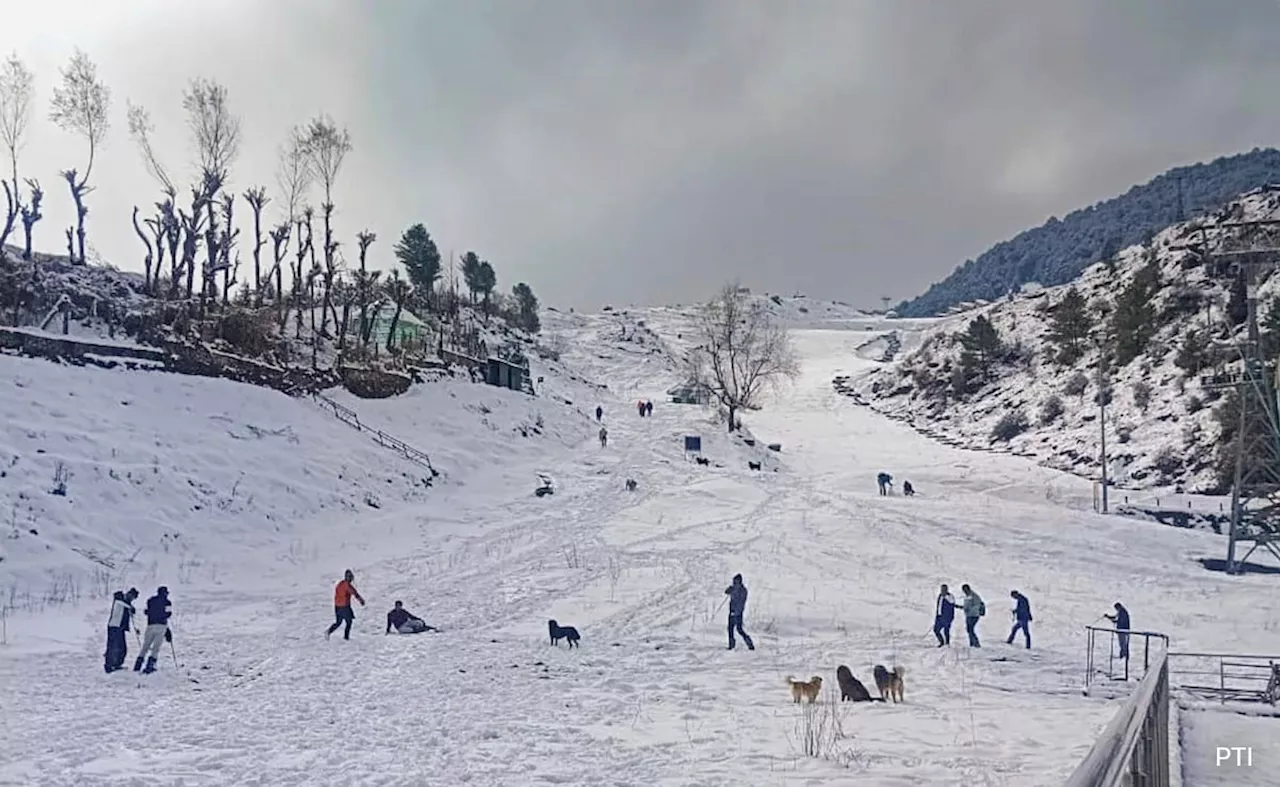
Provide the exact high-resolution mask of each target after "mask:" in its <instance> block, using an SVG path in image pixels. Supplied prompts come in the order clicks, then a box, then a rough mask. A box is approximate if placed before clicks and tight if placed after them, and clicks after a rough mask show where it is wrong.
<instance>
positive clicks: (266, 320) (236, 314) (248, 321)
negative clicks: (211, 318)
mask: <svg viewBox="0 0 1280 787" xmlns="http://www.w3.org/2000/svg"><path fill="white" fill-rule="evenodd" d="M273 327H274V326H273V325H272V322H271V315H270V312H269V311H264V312H262V313H261V314H255V313H253V312H251V311H241V310H233V311H231V312H229V313H228V314H227V315H226V316H225V317H223V318H222V324H221V326H220V328H219V329H220V334H221V336H222V339H223V340H224V341H226V343H227V344H229V345H231V346H232V347H234V348H236V349H237V350H239V351H240V352H243V353H244V354H246V355H249V356H251V357H261V356H264V355H267V354H269V353H270V352H271V349H272V348H273V347H274V346H275V340H274V338H273V336H272V332H273Z"/></svg>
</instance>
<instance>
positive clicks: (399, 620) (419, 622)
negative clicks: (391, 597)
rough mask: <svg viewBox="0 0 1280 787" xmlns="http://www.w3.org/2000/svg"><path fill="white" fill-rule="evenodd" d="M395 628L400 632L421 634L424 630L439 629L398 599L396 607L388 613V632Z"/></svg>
mask: <svg viewBox="0 0 1280 787" xmlns="http://www.w3.org/2000/svg"><path fill="white" fill-rule="evenodd" d="M392 628H395V630H396V633H398V634H421V633H422V632H424V631H439V630H440V629H438V628H436V627H435V626H428V625H427V622H426V621H425V620H423V619H422V618H420V617H418V616H417V615H415V614H413V613H412V612H410V611H409V610H407V609H405V608H404V604H402V603H401V602H399V601H397V602H396V608H395V609H393V610H391V611H390V612H388V613H387V633H388V634H390V633H391V629H392Z"/></svg>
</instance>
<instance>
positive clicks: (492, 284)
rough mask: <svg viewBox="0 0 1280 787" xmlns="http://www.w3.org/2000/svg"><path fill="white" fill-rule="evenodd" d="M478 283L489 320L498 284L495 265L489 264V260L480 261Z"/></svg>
mask: <svg viewBox="0 0 1280 787" xmlns="http://www.w3.org/2000/svg"><path fill="white" fill-rule="evenodd" d="M476 285H477V289H478V290H479V292H480V295H481V296H483V298H484V300H483V301H482V303H483V308H484V314H485V319H486V320H488V317H489V315H490V314H491V313H492V311H493V308H492V303H493V291H494V289H495V288H497V286H498V274H496V273H494V271H493V266H492V265H490V264H489V261H488V260H481V261H480V268H479V270H478V271H477V279H476Z"/></svg>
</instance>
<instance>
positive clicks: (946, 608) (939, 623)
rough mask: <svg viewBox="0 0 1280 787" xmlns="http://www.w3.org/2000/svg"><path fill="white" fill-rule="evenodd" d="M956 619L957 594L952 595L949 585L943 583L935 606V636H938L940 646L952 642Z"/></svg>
mask: <svg viewBox="0 0 1280 787" xmlns="http://www.w3.org/2000/svg"><path fill="white" fill-rule="evenodd" d="M955 619H956V599H955V596H952V595H951V591H949V590H947V586H946V585H943V586H942V590H940V591H939V592H938V600H937V602H936V603H935V604H934V608H933V636H935V637H937V638H938V647H942V646H943V645H950V644H951V624H952V622H953V621H955Z"/></svg>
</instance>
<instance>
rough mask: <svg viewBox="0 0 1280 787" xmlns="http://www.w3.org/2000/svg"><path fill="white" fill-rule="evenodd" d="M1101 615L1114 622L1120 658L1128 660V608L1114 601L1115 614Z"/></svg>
mask: <svg viewBox="0 0 1280 787" xmlns="http://www.w3.org/2000/svg"><path fill="white" fill-rule="evenodd" d="M1102 617H1104V618H1106V619H1107V620H1109V621H1111V622H1112V623H1114V624H1116V631H1117V632H1120V633H1117V634H1116V639H1117V640H1119V642H1120V658H1122V659H1124V660H1125V661H1128V660H1129V610H1127V609H1125V608H1124V604H1121V603H1120V602H1119V601H1117V602H1116V614H1114V615H1103V616H1102Z"/></svg>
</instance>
